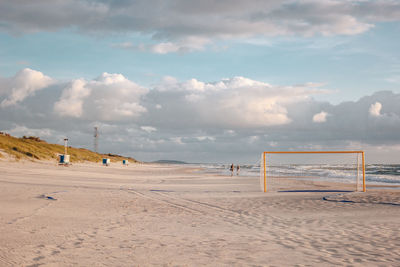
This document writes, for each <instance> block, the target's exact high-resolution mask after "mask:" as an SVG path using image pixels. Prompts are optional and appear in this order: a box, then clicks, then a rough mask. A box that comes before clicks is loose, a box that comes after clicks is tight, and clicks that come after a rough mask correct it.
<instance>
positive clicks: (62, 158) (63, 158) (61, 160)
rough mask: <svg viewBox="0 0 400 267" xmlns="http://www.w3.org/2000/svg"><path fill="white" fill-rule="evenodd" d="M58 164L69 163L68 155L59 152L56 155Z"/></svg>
mask: <svg viewBox="0 0 400 267" xmlns="http://www.w3.org/2000/svg"><path fill="white" fill-rule="evenodd" d="M58 164H59V165H68V164H69V155H66V154H60V155H59V156H58Z"/></svg>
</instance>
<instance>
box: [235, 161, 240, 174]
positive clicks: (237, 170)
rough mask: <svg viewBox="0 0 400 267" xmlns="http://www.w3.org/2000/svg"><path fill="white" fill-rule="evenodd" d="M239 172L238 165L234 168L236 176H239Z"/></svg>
mask: <svg viewBox="0 0 400 267" xmlns="http://www.w3.org/2000/svg"><path fill="white" fill-rule="evenodd" d="M239 172H240V166H239V164H238V165H237V166H236V175H237V176H239Z"/></svg>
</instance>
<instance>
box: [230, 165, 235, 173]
mask: <svg viewBox="0 0 400 267" xmlns="http://www.w3.org/2000/svg"><path fill="white" fill-rule="evenodd" d="M234 169H235V167H234V166H233V163H232V165H231V176H233V170H234Z"/></svg>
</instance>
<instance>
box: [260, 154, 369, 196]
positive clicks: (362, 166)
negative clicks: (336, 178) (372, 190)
mask: <svg viewBox="0 0 400 267" xmlns="http://www.w3.org/2000/svg"><path fill="white" fill-rule="evenodd" d="M267 154H357V155H358V156H357V161H358V159H359V154H361V158H362V162H361V168H362V177H363V190H362V191H363V192H366V191H367V187H366V184H365V153H364V151H362V150H359V151H264V152H263V159H262V160H263V166H264V193H265V192H267V161H266V159H267ZM358 173H359V164H358V162H357V175H358ZM357 180H358V177H357Z"/></svg>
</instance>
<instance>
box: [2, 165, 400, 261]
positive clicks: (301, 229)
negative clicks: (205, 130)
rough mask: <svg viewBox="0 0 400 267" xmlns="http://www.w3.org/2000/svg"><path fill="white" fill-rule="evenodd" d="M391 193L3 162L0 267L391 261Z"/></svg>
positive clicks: (398, 209) (397, 213)
mask: <svg viewBox="0 0 400 267" xmlns="http://www.w3.org/2000/svg"><path fill="white" fill-rule="evenodd" d="M339 189H340V188H339ZM399 200H400V193H399V192H398V191H388V190H378V189H376V190H371V191H369V192H367V193H340V192H271V193H267V194H265V193H262V192H260V191H259V181H258V179H257V178H254V177H233V178H232V177H230V176H222V175H212V174H206V173H203V172H201V171H199V170H197V169H195V168H193V167H184V166H178V165H176V166H172V165H146V164H144V165H133V164H132V165H130V166H128V167H122V166H119V165H118V166H116V164H114V165H112V166H110V167H103V166H99V165H96V164H77V165H73V166H70V167H59V166H56V165H55V164H54V163H49V162H47V163H46V162H42V163H30V162H25V163H12V162H5V161H3V162H0V233H1V238H0V266H72V265H76V266H90V265H92V266H203V265H206V266H336V265H344V266H377V265H381V266H394V265H397V264H398V263H399V262H400V232H399V229H400V201H399Z"/></svg>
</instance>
